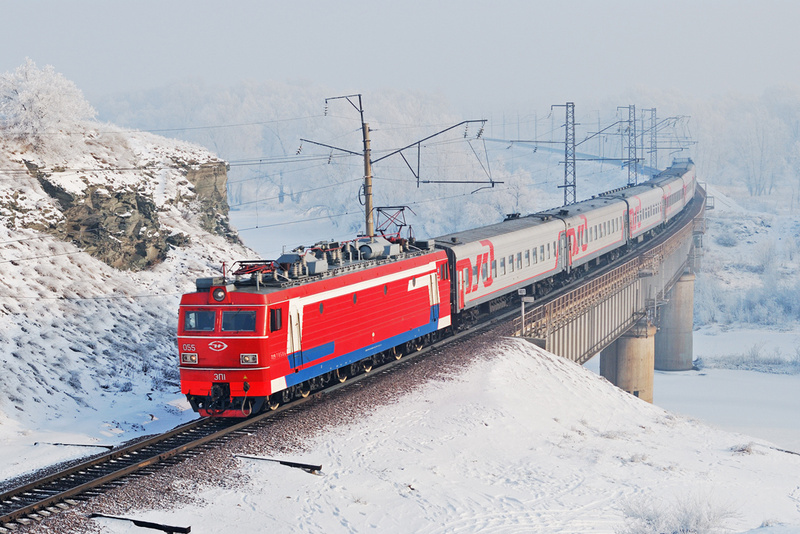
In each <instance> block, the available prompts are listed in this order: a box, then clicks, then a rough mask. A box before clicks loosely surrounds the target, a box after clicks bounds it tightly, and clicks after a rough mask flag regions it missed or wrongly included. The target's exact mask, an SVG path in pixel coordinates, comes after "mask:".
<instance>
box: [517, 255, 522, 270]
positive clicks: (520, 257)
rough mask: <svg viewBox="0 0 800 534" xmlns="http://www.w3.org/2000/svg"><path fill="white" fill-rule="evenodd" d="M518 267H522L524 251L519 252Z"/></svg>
mask: <svg viewBox="0 0 800 534" xmlns="http://www.w3.org/2000/svg"><path fill="white" fill-rule="evenodd" d="M517 269H522V252H517Z"/></svg>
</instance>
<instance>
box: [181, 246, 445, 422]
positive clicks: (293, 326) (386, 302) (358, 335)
mask: <svg viewBox="0 0 800 534" xmlns="http://www.w3.org/2000/svg"><path fill="white" fill-rule="evenodd" d="M425 245H426V246H430V248H429V249H428V250H418V251H416V252H412V253H408V252H401V251H400V245H398V244H391V243H389V242H387V241H386V240H384V239H382V238H372V239H366V238H362V239H361V240H359V241H357V242H355V243H351V244H345V245H344V246H341V245H339V244H338V243H320V244H318V245H315V247H314V248H312V249H309V250H302V249H299V250H297V251H295V252H293V253H291V254H284V255H283V256H281V257H280V258H279V259H278V260H277V261H274V262H264V261H256V262H240V263H239V268H238V270H237V271H236V272H234V279H233V280H229V279H226V278H224V277H222V278H201V279H199V280H198V281H197V292H195V293H189V294H186V295H184V296H183V298H182V299H181V306H180V317H179V321H178V347H179V349H180V375H181V391H182V392H183V393H184V394H186V396H187V398H188V400H189V402H190V403H191V405H192V408H193V409H194V410H195V411H198V412H199V413H200V414H201V415H218V416H231V417H242V416H246V415H249V414H250V413H254V412H258V411H260V410H262V409H263V408H264V406H265V405H266V406H268V407H270V408H273V409H274V408H276V407H277V406H278V404H280V403H281V402H288V401H289V400H290V399H291V398H292V397H293V396H305V395H308V393H309V392H310V391H311V389H312V388H314V387H316V386H317V385H321V384H324V383H327V382H329V381H331V380H339V381H344V379H345V378H346V377H347V376H348V374H349V373H351V372H353V371H356V370H358V369H359V368H363V369H364V370H368V369H369V368H371V366H372V364H373V363H374V362H375V358H376V357H378V356H379V355H383V356H386V355H388V354H391V355H398V356H399V355H400V354H401V351H409V350H414V349H418V348H419V347H421V346H422V342H423V341H424V340H426V339H427V338H430V337H432V336H435V335H436V334H437V333H438V332H439V331H440V330H442V329H445V328H447V327H449V326H450V319H451V318H450V283H449V273H448V267H447V257H446V255H445V253H444V252H443V251H434V250H433V246H432V243H426V244H425Z"/></svg>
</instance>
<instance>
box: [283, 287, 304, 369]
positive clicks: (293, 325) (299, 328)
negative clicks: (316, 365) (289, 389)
mask: <svg viewBox="0 0 800 534" xmlns="http://www.w3.org/2000/svg"><path fill="white" fill-rule="evenodd" d="M302 309H303V308H302V306H301V304H300V303H299V302H298V299H292V300H290V301H289V321H288V325H287V326H288V331H287V333H286V354H288V355H289V364H290V365H291V366H292V367H300V366H301V365H303V351H302V346H301V336H302V332H303V314H302Z"/></svg>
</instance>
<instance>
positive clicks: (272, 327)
mask: <svg viewBox="0 0 800 534" xmlns="http://www.w3.org/2000/svg"><path fill="white" fill-rule="evenodd" d="M281 311H282V310H280V309H274V310H270V311H269V331H270V332H277V331H278V330H280V329H281V328H282V327H283V320H282V319H283V318H282V316H281Z"/></svg>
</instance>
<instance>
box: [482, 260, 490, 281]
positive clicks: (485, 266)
mask: <svg viewBox="0 0 800 534" xmlns="http://www.w3.org/2000/svg"><path fill="white" fill-rule="evenodd" d="M487 278H489V264H488V263H484V264H483V265H482V266H481V279H483V280H486V279H487Z"/></svg>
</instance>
